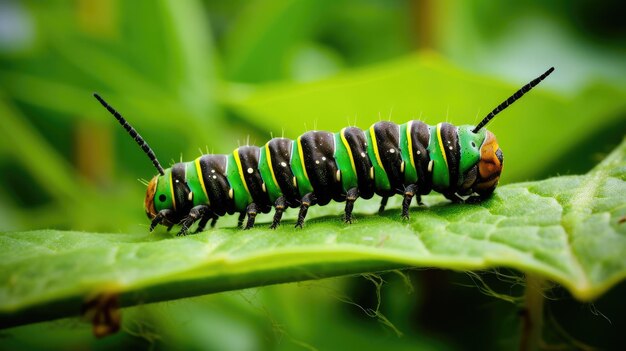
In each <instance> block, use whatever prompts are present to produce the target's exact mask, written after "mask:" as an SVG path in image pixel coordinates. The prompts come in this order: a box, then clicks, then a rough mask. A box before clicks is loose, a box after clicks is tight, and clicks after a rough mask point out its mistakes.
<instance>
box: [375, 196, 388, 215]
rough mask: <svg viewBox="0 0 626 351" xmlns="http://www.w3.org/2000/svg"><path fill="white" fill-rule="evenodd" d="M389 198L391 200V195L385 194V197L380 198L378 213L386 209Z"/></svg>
mask: <svg viewBox="0 0 626 351" xmlns="http://www.w3.org/2000/svg"><path fill="white" fill-rule="evenodd" d="M388 200H389V196H383V199H382V200H380V207H379V208H378V214H381V213H383V212H384V211H385V207H386V206H387V201H388Z"/></svg>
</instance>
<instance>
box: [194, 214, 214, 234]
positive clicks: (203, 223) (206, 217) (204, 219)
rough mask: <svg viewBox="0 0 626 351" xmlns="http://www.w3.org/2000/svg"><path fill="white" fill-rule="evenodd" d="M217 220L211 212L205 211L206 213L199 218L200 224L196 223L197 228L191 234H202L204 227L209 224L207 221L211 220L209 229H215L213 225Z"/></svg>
mask: <svg viewBox="0 0 626 351" xmlns="http://www.w3.org/2000/svg"><path fill="white" fill-rule="evenodd" d="M218 218H219V217H218V216H217V215H216V214H215V213H213V212H212V211H207V213H206V214H205V215H204V216H202V218H200V222H198V228H197V229H196V231H195V232H193V233H194V234H197V233H200V232H202V231H203V230H204V228H205V227H206V224H207V223H208V222H209V219H211V228H213V227H215V223H216V222H217V219H218Z"/></svg>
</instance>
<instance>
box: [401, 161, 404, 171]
mask: <svg viewBox="0 0 626 351" xmlns="http://www.w3.org/2000/svg"><path fill="white" fill-rule="evenodd" d="M400 172H401V173H404V161H402V163H401V164H400Z"/></svg>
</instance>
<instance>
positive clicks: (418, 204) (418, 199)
mask: <svg viewBox="0 0 626 351" xmlns="http://www.w3.org/2000/svg"><path fill="white" fill-rule="evenodd" d="M415 202H417V206H424V203H423V202H422V195H420V194H417V195H415Z"/></svg>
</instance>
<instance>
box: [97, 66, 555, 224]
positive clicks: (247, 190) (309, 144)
mask: <svg viewBox="0 0 626 351" xmlns="http://www.w3.org/2000/svg"><path fill="white" fill-rule="evenodd" d="M553 71H554V68H553V67H551V68H550V69H548V70H547V71H546V72H545V73H543V74H542V75H540V76H539V77H537V78H535V79H533V80H532V81H531V82H530V83H528V84H526V85H524V86H523V87H522V88H521V89H519V90H518V91H517V92H515V93H514V94H513V95H511V96H510V97H509V98H507V99H506V100H505V101H504V102H502V103H501V104H500V105H498V106H497V107H496V108H495V109H493V110H492V111H491V112H490V113H489V114H487V116H485V117H484V118H483V119H482V120H481V121H480V122H479V123H478V124H477V125H476V126H472V125H462V126H454V125H452V124H449V123H445V122H443V123H438V124H436V125H433V126H431V125H427V124H426V123H424V122H421V121H418V120H411V121H408V122H406V123H404V124H400V125H398V124H395V123H393V122H389V121H380V122H377V123H375V124H373V125H372V126H371V127H369V128H368V129H366V130H361V129H359V128H357V127H346V128H343V129H341V130H340V131H338V132H335V133H331V132H326V131H309V132H306V133H304V134H302V135H301V136H299V137H297V138H296V139H295V140H291V139H287V138H284V137H280V138H272V139H271V140H270V141H268V142H267V143H266V144H265V145H263V146H261V147H257V146H250V145H246V146H240V147H238V148H237V149H235V150H234V151H233V152H232V153H230V154H227V155H219V154H204V155H201V156H200V157H198V158H196V159H195V160H192V161H189V162H178V163H175V164H174V165H172V167H170V168H167V169H164V168H163V167H162V166H161V164H160V163H159V161H158V159H157V157H156V155H155V153H154V151H153V150H152V149H151V148H150V146H148V144H147V143H146V142H145V140H144V139H143V138H142V137H141V136H140V135H139V134H138V133H137V131H136V130H135V129H134V128H133V127H132V126H131V125H130V124H129V123H128V122H127V121H126V119H124V117H122V116H121V114H120V113H118V112H117V111H116V110H115V109H114V108H113V107H111V105H109V104H108V103H107V102H106V101H105V100H104V99H103V98H102V97H100V95H98V94H96V93H94V97H95V98H96V99H97V100H98V101H99V102H100V103H101V104H102V106H104V107H105V108H106V109H107V110H108V111H109V112H110V113H111V114H112V115H113V116H114V117H115V118H116V119H117V120H118V122H119V123H120V124H121V125H122V126H123V127H124V129H126V131H127V132H128V133H129V135H130V136H131V137H132V138H133V139H134V140H135V141H136V142H137V144H138V145H139V147H140V148H141V149H142V150H143V151H144V153H145V154H146V155H147V156H148V158H149V159H150V160H151V161H152V163H153V165H154V167H155V168H156V170H157V172H158V174H157V175H156V176H154V177H153V178H152V179H151V180H150V181H149V182H148V186H147V188H148V189H147V193H146V197H145V201H144V207H145V210H146V214H147V215H148V218H149V219H150V220H151V225H150V231H152V230H154V228H155V227H156V226H157V225H164V226H166V227H168V229H171V228H172V227H173V226H174V225H180V231H179V232H178V235H186V234H188V233H189V229H190V227H191V226H192V225H193V224H194V223H196V222H198V227H197V230H196V231H195V232H196V233H197V232H201V231H202V230H204V228H205V227H206V225H207V223H208V222H209V220H210V221H211V227H213V226H215V223H216V221H217V219H218V218H219V217H221V216H224V215H226V214H234V213H239V220H238V225H239V226H240V227H241V226H243V224H244V219H245V218H246V216H247V221H246V223H245V226H243V227H244V229H250V228H252V227H253V226H254V222H255V218H256V215H257V213H269V212H270V210H271V209H272V208H274V210H275V212H274V217H273V220H272V223H271V224H270V228H272V229H274V228H276V227H277V226H278V225H279V224H280V221H281V218H282V215H283V213H284V211H285V210H286V209H287V208H299V213H298V219H297V221H296V225H295V226H296V227H300V228H301V227H302V226H303V224H304V219H305V217H306V215H307V211H308V208H309V207H310V206H313V205H320V206H324V205H326V204H328V203H329V202H330V201H337V202H345V213H344V221H345V222H346V223H351V222H352V211H353V207H354V203H355V201H356V200H357V199H358V198H365V199H369V198H372V197H373V196H374V195H378V196H380V197H382V200H381V205H380V211H383V210H384V208H385V206H386V204H387V200H388V198H389V197H391V196H393V195H396V194H398V195H401V196H403V201H402V218H404V219H408V218H409V207H410V204H411V202H412V200H413V198H415V199H416V202H417V203H418V204H420V203H421V195H425V194H428V193H430V192H431V191H433V190H434V191H436V192H439V193H441V194H443V195H444V196H445V197H446V198H448V199H449V200H451V201H453V202H479V201H483V200H485V199H487V198H489V197H490V196H491V194H492V193H493V192H494V190H495V188H496V186H497V185H498V181H499V179H500V174H501V172H502V167H503V161H504V157H503V154H502V150H501V149H500V147H499V146H498V142H497V140H496V137H495V135H494V134H493V133H491V132H489V131H487V130H486V129H485V126H486V125H487V124H488V123H489V122H490V121H491V120H492V119H493V118H494V117H495V116H496V115H497V114H498V113H500V112H502V111H503V110H504V109H506V108H507V107H508V106H510V105H511V104H512V103H513V102H515V101H516V100H517V99H519V98H521V97H522V96H523V95H524V94H525V93H527V92H528V91H530V90H531V89H532V88H533V87H535V86H536V85H537V84H539V82H541V81H542V80H543V79H545V78H546V77H547V76H548V75H550V74H551V73H552V72H553Z"/></svg>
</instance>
